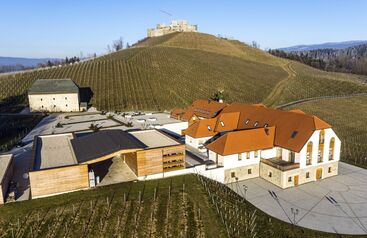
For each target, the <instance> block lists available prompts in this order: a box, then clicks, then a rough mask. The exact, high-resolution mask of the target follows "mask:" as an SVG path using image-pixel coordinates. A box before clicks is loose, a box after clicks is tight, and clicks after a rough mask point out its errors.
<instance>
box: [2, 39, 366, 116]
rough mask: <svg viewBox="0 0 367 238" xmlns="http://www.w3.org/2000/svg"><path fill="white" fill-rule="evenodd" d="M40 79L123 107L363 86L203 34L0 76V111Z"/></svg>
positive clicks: (101, 104) (269, 100)
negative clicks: (71, 84) (71, 85)
mask: <svg viewBox="0 0 367 238" xmlns="http://www.w3.org/2000/svg"><path fill="white" fill-rule="evenodd" d="M40 78H49V79H53V78H71V79H73V80H74V81H75V82H76V83H77V84H78V86H79V87H81V88H89V89H90V90H91V91H92V92H93V97H92V100H91V102H90V103H91V104H92V105H93V106H95V107H97V108H98V109H100V110H121V111H122V110H165V109H167V110H169V109H171V108H173V107H178V106H179V107H183V106H187V105H189V104H190V103H191V102H192V101H193V100H195V99H197V98H209V97H210V96H211V95H212V94H213V93H214V92H216V91H217V90H224V94H225V100H226V101H240V102H248V103H260V102H264V103H266V104H267V105H270V106H274V105H279V104H282V103H285V102H289V101H292V100H297V99H302V98H305V97H313V96H330V95H348V94H354V93H360V92H367V85H365V84H364V82H365V80H366V79H365V78H361V77H360V76H352V75H346V74H335V73H326V72H323V71H319V70H315V69H313V68H311V67H308V66H305V65H303V64H297V63H292V62H290V61H288V60H285V59H281V58H278V57H275V56H272V55H271V54H268V53H266V52H264V51H262V50H259V49H255V48H252V47H249V46H247V45H245V44H243V43H241V42H239V41H233V40H226V39H222V38H218V37H215V36H212V35H208V34H202V33H173V34H170V35H166V36H162V37H155V38H147V39H144V40H142V41H141V42H139V43H138V44H137V45H135V46H134V47H133V48H129V49H125V50H120V51H118V52H115V53H111V54H108V55H105V56H103V57H98V58H94V59H92V60H88V61H84V62H77V63H73V64H69V65H67V66H61V67H56V66H54V67H51V68H42V69H38V70H33V71H31V72H24V73H14V74H7V75H0V82H1V83H0V101H1V107H0V108H1V111H7V110H10V108H17V107H16V105H20V107H18V108H17V109H20V108H21V106H24V105H26V103H27V102H26V98H27V97H26V92H27V89H28V88H29V87H30V86H31V85H32V83H33V82H34V81H35V80H36V79H40ZM320 87H322V88H320Z"/></svg>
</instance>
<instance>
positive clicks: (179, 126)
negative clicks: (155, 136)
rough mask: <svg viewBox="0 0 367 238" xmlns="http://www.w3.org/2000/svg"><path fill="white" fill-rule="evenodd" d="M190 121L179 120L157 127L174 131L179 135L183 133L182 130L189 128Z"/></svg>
mask: <svg viewBox="0 0 367 238" xmlns="http://www.w3.org/2000/svg"><path fill="white" fill-rule="evenodd" d="M188 126H189V123H188V122H187V121H184V122H177V123H169V124H165V125H162V126H157V127H156V128H157V129H165V130H168V131H170V132H173V133H175V134H177V135H182V134H181V131H182V130H185V129H187V127H188Z"/></svg>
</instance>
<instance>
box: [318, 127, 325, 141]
mask: <svg viewBox="0 0 367 238" xmlns="http://www.w3.org/2000/svg"><path fill="white" fill-rule="evenodd" d="M324 142H325V131H324V130H321V131H320V136H319V144H324Z"/></svg>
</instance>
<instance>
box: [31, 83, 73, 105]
mask: <svg viewBox="0 0 367 238" xmlns="http://www.w3.org/2000/svg"><path fill="white" fill-rule="evenodd" d="M28 101H29V108H30V110H31V111H32V112H35V111H36V112H77V111H79V88H78V86H76V84H75V83H74V82H73V81H72V80H71V79H38V80H37V81H36V82H35V83H34V84H33V85H32V86H31V88H30V89H29V90H28Z"/></svg>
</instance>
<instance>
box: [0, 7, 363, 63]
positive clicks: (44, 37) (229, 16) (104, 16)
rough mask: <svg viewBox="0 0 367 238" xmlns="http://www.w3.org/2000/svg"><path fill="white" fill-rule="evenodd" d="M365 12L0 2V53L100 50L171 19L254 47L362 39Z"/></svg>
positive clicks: (48, 54)
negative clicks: (255, 43)
mask: <svg viewBox="0 0 367 238" xmlns="http://www.w3.org/2000/svg"><path fill="white" fill-rule="evenodd" d="M161 10H163V11H166V12H169V13H171V14H172V15H173V16H172V17H171V16H169V15H167V14H164V13H162V12H161ZM366 13H367V1H366V0H277V1H271V0H255V1H254V0H251V1H246V0H242V1H240V0H238V1H236V0H226V1H225V0H222V1H217V0H212V1H209V0H202V1H200V0H197V1H195V0H187V1H174V0H171V1H168V0H159V1H158V0H139V1H126V2H125V1H121V0H120V1H118V0H115V1H113V0H103V1H102V0H100V1H98V0H88V1H87V0H62V1H56V0H55V1H53V0H48V1H41V0H33V1H31V0H28V1H27V0H19V1H10V0H9V1H5V0H0V22H1V33H0V56H16V57H65V56H73V55H80V52H83V54H84V55H87V54H91V53H94V52H96V53H97V54H101V53H103V52H105V51H106V46H107V44H109V43H111V41H113V40H114V39H117V38H119V37H120V36H122V37H123V38H124V41H125V42H129V43H133V42H136V41H137V40H139V39H142V38H143V37H145V36H146V29H147V28H151V27H154V26H155V25H156V24H157V23H168V22H169V21H170V20H172V19H187V20H188V21H189V22H190V23H193V24H197V25H198V27H199V31H201V32H205V33H210V34H214V35H218V34H221V35H223V36H228V37H234V38H236V39H239V40H241V41H245V42H251V41H252V40H255V41H257V42H258V43H259V44H260V45H261V47H262V48H278V47H285V46H291V45H297V44H313V43H323V42H331V41H348V40H367V30H366V26H367V14H366Z"/></svg>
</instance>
